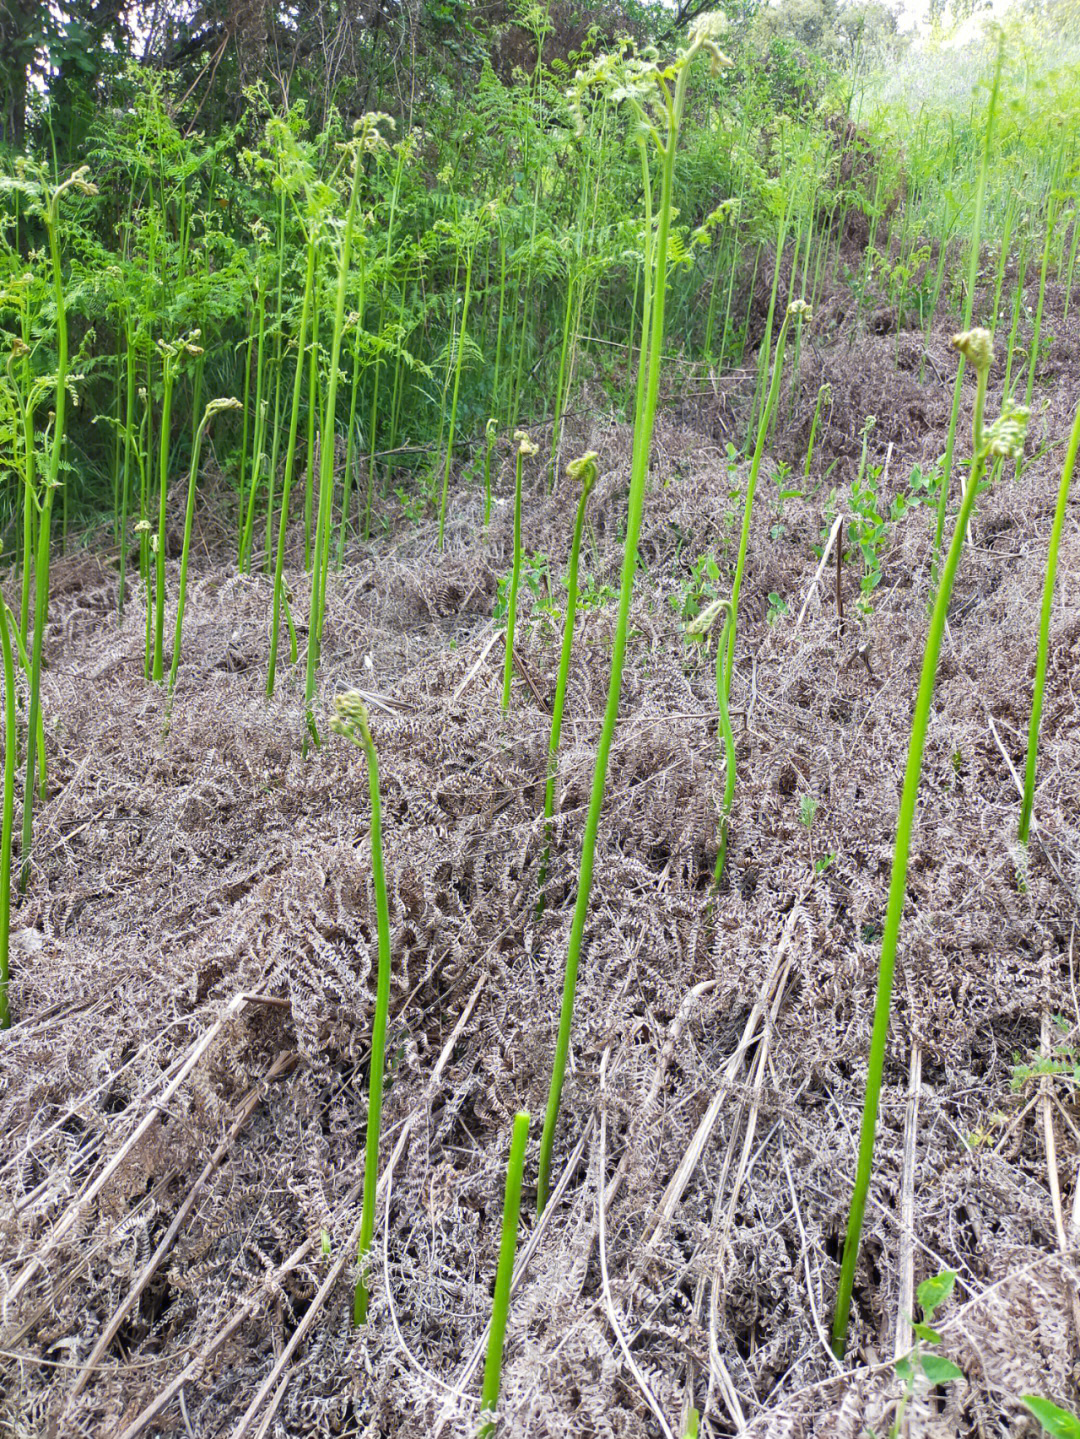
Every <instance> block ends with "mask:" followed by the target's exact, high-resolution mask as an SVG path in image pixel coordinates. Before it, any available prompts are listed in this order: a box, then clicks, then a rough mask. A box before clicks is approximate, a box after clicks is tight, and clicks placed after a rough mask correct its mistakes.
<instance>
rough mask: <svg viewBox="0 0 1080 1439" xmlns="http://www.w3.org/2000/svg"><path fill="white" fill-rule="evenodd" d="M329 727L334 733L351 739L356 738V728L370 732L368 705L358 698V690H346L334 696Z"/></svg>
mask: <svg viewBox="0 0 1080 1439" xmlns="http://www.w3.org/2000/svg"><path fill="white" fill-rule="evenodd" d="M330 728H331V729H332V730H333V732H334V733H335V734H340V735H344V736H345V737H346V739H351V740H355V739H356V731H357V730H360V731H361V732H363V733H364V734H367V735H370V734H371V728H370V716H369V714H368V707H367V705H366V704H365V703H364V701H363V700H362V699H361V698H360V693H359V691H358V690H346V691H345V692H344V693H343V694H339V695H335V696H334V713H333V716H332V718H331V720H330Z"/></svg>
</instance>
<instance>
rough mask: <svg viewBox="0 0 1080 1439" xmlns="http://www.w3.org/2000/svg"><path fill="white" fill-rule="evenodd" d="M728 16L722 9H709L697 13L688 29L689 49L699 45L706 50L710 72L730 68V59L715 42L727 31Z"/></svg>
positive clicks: (717, 72)
mask: <svg viewBox="0 0 1080 1439" xmlns="http://www.w3.org/2000/svg"><path fill="white" fill-rule="evenodd" d="M728 28H729V26H728V18H727V16H726V15H725V14H724V12H723V11H722V10H710V11H708V13H707V14H705V15H699V16H698V18H697V19H696V20H695V21H694V24H693V26H692V27H691V30H690V45H689V49H690V51H693V50H696V49H698V48H699V47H700V48H701V49H702V50H707V51H708V53H709V58H710V60H711V62H712V72H713V74H714V75H717V74H719V72H720V71H721V70H730V68H731V66H732V63H733V62H732V60H731V57H730V56H729V55H726V54H725V53H724V51H723V50H721V49H720V47H719V45H718V44H717V43H716V42H717V40H719V39H721V38H722V37H723V36H724V35H726V34H727V32H728Z"/></svg>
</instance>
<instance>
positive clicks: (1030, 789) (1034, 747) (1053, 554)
mask: <svg viewBox="0 0 1080 1439" xmlns="http://www.w3.org/2000/svg"><path fill="white" fill-rule="evenodd" d="M1078 447H1080V409H1078V410H1077V412H1076V418H1075V419H1074V420H1073V427H1072V434H1071V435H1070V436H1069V447H1068V449H1067V450H1066V452H1065V464H1064V467H1063V468H1062V471H1061V483H1060V485H1059V486H1058V497H1057V508H1056V509H1055V510H1054V524H1053V528H1052V529H1051V531H1050V549H1049V552H1048V554H1047V557H1046V578H1045V580H1044V581H1043V597H1042V610H1041V613H1040V616H1039V644H1038V650H1037V652H1036V657H1035V690H1034V693H1033V695H1032V700H1031V722H1030V724H1029V726H1028V751H1027V764H1026V766H1025V768H1024V798H1023V803H1022V805H1021V808H1020V828H1019V834H1018V837H1019V840H1020V843H1021V844H1027V842H1028V832H1029V830H1030V828H1031V809H1032V805H1033V804H1034V802H1035V765H1036V760H1037V758H1038V749H1039V723H1040V721H1041V719H1042V703H1043V691H1044V689H1045V687H1046V666H1047V661H1048V659H1049V654H1050V615H1051V612H1052V610H1053V607H1054V581H1055V579H1056V577H1057V561H1058V550H1059V548H1060V546H1061V533H1062V530H1063V528H1064V525H1065V506H1066V505H1067V504H1068V500H1069V486H1070V484H1071V483H1072V475H1073V468H1074V466H1075V465H1076V451H1077V448H1078Z"/></svg>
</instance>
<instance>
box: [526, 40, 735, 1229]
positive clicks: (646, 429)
mask: <svg viewBox="0 0 1080 1439" xmlns="http://www.w3.org/2000/svg"><path fill="white" fill-rule="evenodd" d="M726 25H727V22H726V20H725V19H724V17H723V16H722V15H719V14H711V15H703V16H701V17H700V18H699V19H698V20H697V22H696V23H695V25H694V26H693V28H692V30H691V33H690V40H689V44H688V46H687V48H686V49H685V50H684V51H682V52H681V53H680V55H679V57H678V59H677V60H676V62H675V64H674V66H672V67H669V68H668V69H667V70H665V71H664V72H663V73H662V74H661V72H660V71H659V70H657V69H655V68H653V67H641V68H639V69H637V70H636V71H635V72H634V73H633V74H632V76H631V77H630V79H629V83H628V84H625V85H622V86H621V87H620V95H621V97H623V98H626V99H628V100H629V101H630V102H631V104H632V105H633V107H634V109H635V110H636V112H637V116H638V119H639V121H640V122H641V124H640V126H639V137H640V138H639V146H640V147H641V148H643V149H644V148H645V147H646V146H647V145H649V144H650V143H654V144H655V145H656V147H657V149H658V150H659V152H660V156H661V186H660V209H659V214H658V223H657V232H656V245H655V250H654V256H655V261H654V263H655V269H654V272H653V273H652V274H651V275H650V276H649V277H648V283H647V285H646V289H647V291H648V292H649V296H650V299H651V320H652V324H651V336H650V341H649V345H648V349H647V352H646V347H645V345H644V344H643V345H642V352H643V353H642V363H643V364H647V366H648V378H647V382H646V383H645V384H644V386H641V385H639V387H638V397H639V401H638V412H637V414H636V416H635V423H634V441H633V453H632V458H631V463H630V493H629V498H628V502H627V517H626V543H625V546H624V549H623V563H622V581H621V587H620V591H619V608H618V614H617V618H616V626H615V637H614V642H613V644H612V652H611V675H610V679H609V682H608V696H607V704H606V705H605V708H604V718H603V723H602V725H601V729H600V739H599V743H598V745H597V752H596V764H595V767H594V769H593V781H592V791H591V794H590V797H589V808H588V813H587V815H586V819H585V834H584V838H583V841H582V848H581V867H580V870H579V872H578V892H577V900H576V902H575V905H574V916H573V921H572V924H571V930H570V941H569V945H568V947H567V955H566V972H565V976H564V979H563V996H562V1007H561V1010H560V1014H559V1033H558V1038H557V1040H556V1044H555V1058H554V1063H553V1066H552V1075H551V1088H550V1091H549V1093H548V1102H547V1110H546V1113H545V1115H544V1131H543V1135H542V1137H541V1142H540V1165H539V1173H538V1176H537V1192H536V1202H537V1209H538V1210H539V1211H540V1212H543V1209H544V1206H545V1205H546V1204H547V1199H548V1193H549V1185H550V1176H551V1159H552V1153H553V1151H554V1146H555V1127H556V1125H557V1123H558V1118H559V1100H560V1098H561V1096H562V1087H563V1083H564V1080H565V1078H566V1061H567V1057H568V1055H569V1052H570V1027H571V1023H572V1021H573V1013H574V993H575V990H576V987H577V974H578V965H579V963H580V959H581V945H582V940H583V938H584V934H585V919H586V916H587V914H588V909H589V896H590V893H591V891H592V875H593V863H594V860H595V857H596V840H597V834H598V831H599V828H600V811H601V809H602V807H603V803H604V788H605V784H606V781H607V766H608V756H609V755H610V753H611V744H612V740H613V739H614V735H615V725H616V721H617V720H618V715H619V693H620V690H621V688H622V672H623V663H624V660H625V656H626V636H627V629H628V627H629V619H630V602H631V599H632V597H633V588H634V573H635V571H636V569H637V558H638V556H637V543H638V536H639V535H640V533H641V517H642V511H643V508H644V502H645V483H646V479H647V477H648V472H649V450H650V447H651V444H652V433H653V425H654V422H655V419H656V406H657V401H658V399H659V394H660V354H661V350H662V347H663V342H664V300H665V294H666V288H667V264H668V239H669V235H670V231H671V211H672V187H673V180H674V174H675V151H676V147H677V144H678V137H679V125H680V122H681V120H682V112H683V105H684V103H685V99H686V83H687V79H688V77H689V74H690V67H691V63H692V61H693V60H694V58H695V56H696V55H697V53H698V52H699V51H700V50H702V49H706V50H708V51H709V52H710V54H711V55H712V58H713V62H714V65H723V64H726V63H729V62H727V60H726V57H725V56H724V55H722V53H721V52H720V50H719V48H718V47H717V44H716V38H715V37H717V36H719V35H720V34H722V33H723V31H724V30H725V29H726ZM609 63H610V62H609ZM673 73H674V76H675V88H674V93H672V91H671V89H670V88H669V85H668V78H669V77H671V76H672V74H673ZM661 130H662V131H663V134H661Z"/></svg>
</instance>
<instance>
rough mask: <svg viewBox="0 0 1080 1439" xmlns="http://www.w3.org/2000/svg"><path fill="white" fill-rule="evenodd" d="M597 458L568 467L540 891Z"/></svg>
mask: <svg viewBox="0 0 1080 1439" xmlns="http://www.w3.org/2000/svg"><path fill="white" fill-rule="evenodd" d="M596 461H597V457H596V452H595V451H594V450H590V451H589V452H588V453H587V454H585V455H582V456H581V458H580V459H579V460H571V462H570V464H569V465H568V466H567V469H568V472H569V474H570V475H571V477H572V478H573V479H576V480H580V482H581V496H580V498H579V500H578V506H577V515H576V517H575V519H574V537H573V540H572V542H571V545H570V565H569V568H568V570H567V574H566V624H565V626H564V628H563V641H562V653H561V654H560V656H559V677H558V680H557V681H556V684H555V703H554V705H553V706H552V709H551V735H550V737H549V739H548V776H547V785H546V786H545V788H544V826H545V828H544V846H545V847H544V853H543V857H542V858H541V860H540V874H539V877H538V879H537V885H538V886H539V887H540V888H541V889H542V888H543V886H544V881H545V880H546V879H547V866H548V858H549V856H550V842H551V827H550V821H551V817H552V815H553V814H554V813H555V776H556V773H557V772H558V754H559V740H560V737H561V735H562V719H563V710H564V709H565V707H566V688H567V685H568V683H569V679H570V656H571V654H572V653H573V648H574V620H575V617H576V614H577V592H578V564H579V561H580V558H581V537H582V535H583V534H584V532H585V509H586V506H587V505H588V503H589V496H590V495H591V494H592V491H593V486H594V485H595V484H596V476H597V473H598V471H597V463H596Z"/></svg>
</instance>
